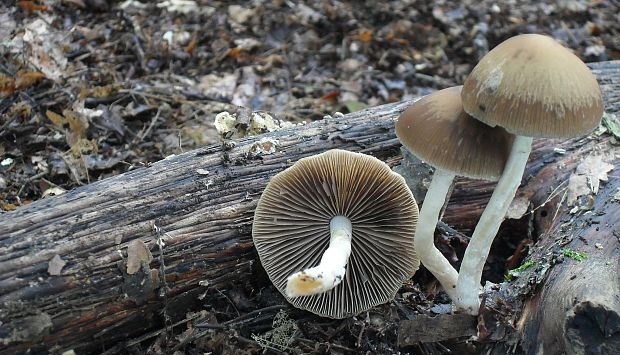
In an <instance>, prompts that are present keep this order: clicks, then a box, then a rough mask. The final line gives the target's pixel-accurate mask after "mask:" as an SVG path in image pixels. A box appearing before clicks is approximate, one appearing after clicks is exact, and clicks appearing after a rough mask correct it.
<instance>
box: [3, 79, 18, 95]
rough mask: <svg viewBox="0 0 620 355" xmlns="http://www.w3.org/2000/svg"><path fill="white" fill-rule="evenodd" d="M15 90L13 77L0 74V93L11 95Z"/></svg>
mask: <svg viewBox="0 0 620 355" xmlns="http://www.w3.org/2000/svg"><path fill="white" fill-rule="evenodd" d="M14 92H15V79H13V78H11V77H9V76H4V75H0V94H1V95H11V94H12V93H14Z"/></svg>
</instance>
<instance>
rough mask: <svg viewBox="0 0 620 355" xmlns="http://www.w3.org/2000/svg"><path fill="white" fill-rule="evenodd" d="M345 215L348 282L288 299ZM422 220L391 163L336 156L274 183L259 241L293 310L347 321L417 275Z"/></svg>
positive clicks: (302, 163)
mask: <svg viewBox="0 0 620 355" xmlns="http://www.w3.org/2000/svg"><path fill="white" fill-rule="evenodd" d="M338 215H341V216H345V217H347V218H348V219H349V220H350V221H351V224H352V227H353V228H352V231H353V234H352V240H351V256H350V258H349V261H348V264H347V269H346V275H345V277H344V280H343V281H342V282H341V283H340V284H339V285H338V286H336V287H335V288H333V289H331V290H329V291H327V292H324V293H321V294H316V295H312V296H302V297H294V298H289V297H287V295H286V292H285V289H286V282H287V277H288V276H290V275H291V274H293V273H295V272H298V271H301V270H304V269H307V268H309V267H313V266H316V265H318V264H319V262H320V260H321V256H322V254H323V252H324V251H325V250H326V249H327V248H328V246H329V242H330V226H329V224H330V221H331V219H332V218H333V217H335V216H338ZM417 219H418V206H417V204H416V202H415V200H414V199H413V196H412V194H411V191H409V188H408V187H407V185H406V184H405V181H404V179H403V178H402V177H401V176H400V175H398V174H396V173H394V172H392V171H391V170H390V168H389V167H388V166H387V165H386V164H385V163H383V162H381V161H380V160H378V159H376V158H374V157H372V156H369V155H365V154H360V153H352V152H348V151H343V150H330V151H327V152H325V153H323V154H319V155H315V156H312V157H308V158H303V159H301V160H299V161H298V162H297V163H295V164H294V165H293V166H292V167H290V168H288V169H287V170H285V171H283V172H281V173H279V174H277V175H276V176H274V177H273V178H272V179H271V181H270V182H269V184H268V185H267V187H266V188H265V191H264V192H263V194H262V196H261V198H260V200H259V202H258V206H257V207H256V212H255V214H254V224H253V227H252V237H253V239H254V245H255V246H256V250H257V251H258V256H259V257H260V260H261V263H262V265H263V267H264V268H265V270H266V271H267V275H269V278H270V279H271V281H272V282H273V284H274V285H275V287H276V288H277V289H278V291H280V292H281V293H282V294H283V295H284V297H287V299H288V301H289V302H290V303H292V304H293V305H294V306H296V307H298V308H302V309H306V310H308V311H310V312H313V313H316V314H318V315H321V316H325V317H331V318H345V317H350V316H353V315H356V314H358V313H360V312H362V311H365V310H367V309H369V308H371V307H373V306H375V305H378V304H381V303H385V302H387V301H389V300H391V299H392V298H393V297H394V295H395V294H396V291H397V290H398V289H399V288H400V286H401V285H402V281H403V280H405V279H407V278H409V277H411V276H412V275H413V274H414V273H415V271H416V270H417V269H418V267H419V264H420V263H419V260H418V258H417V256H416V254H415V251H414V249H413V236H414V233H415V225H416V223H417Z"/></svg>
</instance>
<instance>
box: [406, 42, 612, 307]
mask: <svg viewBox="0 0 620 355" xmlns="http://www.w3.org/2000/svg"><path fill="white" fill-rule="evenodd" d="M447 90H449V91H450V92H452V93H454V92H456V91H457V90H459V89H457V88H452V89H447ZM445 91H446V90H443V91H439V92H437V93H435V94H432V95H430V96H428V97H427V98H424V99H422V100H419V101H418V102H416V103H415V104H413V106H412V107H411V108H409V109H408V110H407V111H405V112H404V113H403V115H401V117H400V118H399V121H398V123H397V125H396V132H397V135H398V136H399V138H400V139H401V142H402V143H403V145H405V146H406V147H407V148H409V149H410V150H411V151H412V152H413V153H414V154H417V155H418V156H419V157H420V158H421V159H423V160H427V161H428V162H429V163H431V164H432V165H435V166H436V167H437V168H438V170H437V172H436V176H435V177H434V178H433V182H432V183H431V186H430V187H429V191H428V192H427V195H426V197H425V199H424V203H423V205H422V210H421V212H420V219H419V222H418V227H417V231H418V232H417V234H416V237H415V240H416V241H415V246H416V250H417V252H418V254H419V255H420V258H421V261H422V264H424V265H425V266H426V267H427V268H428V269H429V270H430V271H431V272H432V273H433V274H434V275H435V276H436V277H437V279H438V280H439V281H440V282H441V284H442V285H443V286H444V288H445V289H446V291H447V293H448V294H449V295H450V296H451V298H452V300H453V301H454V302H455V304H456V306H457V308H459V309H461V310H464V311H465V312H466V313H469V314H474V315H475V314H478V311H479V289H480V280H481V277H482V270H483V267H484V264H485V262H486V259H487V256H488V254H489V250H490V248H491V244H492V242H493V239H494V238H495V235H496V234H497V232H498V230H499V227H500V225H501V223H502V221H503V219H504V217H505V215H506V212H507V210H508V207H509V206H510V203H511V202H512V199H513V198H514V196H515V193H516V191H517V188H518V187H519V185H520V183H521V178H522V175H523V171H524V169H525V164H526V162H527V159H528V156H529V153H530V150H531V144H532V137H549V138H570V137H575V136H579V135H583V134H587V133H589V132H590V131H592V130H593V129H594V128H595V127H597V126H598V125H599V123H600V120H601V117H602V115H603V101H602V96H601V91H600V88H599V86H598V83H597V81H596V79H595V78H594V76H593V75H592V73H591V72H590V70H589V69H588V67H587V66H586V65H585V64H584V63H583V62H582V61H581V60H580V59H579V58H578V57H577V56H575V55H574V54H573V53H572V52H571V51H570V50H568V49H566V48H565V47H563V46H562V45H560V44H559V43H557V42H556V41H555V40H553V39H552V38H550V37H547V36H543V35H537V34H526V35H519V36H516V37H513V38H510V39H508V40H507V41H505V42H503V43H501V44H499V45H498V46H497V47H495V48H494V49H493V50H491V51H490V52H489V53H488V54H487V55H486V56H484V57H483V58H482V59H481V61H480V63H478V65H476V67H475V68H474V69H473V71H472V73H471V74H470V75H469V77H468V78H467V79H466V80H465V83H464V85H463V87H462V89H460V98H461V100H462V103H461V102H458V103H457V99H456V98H454V96H455V95H454V94H452V95H448V94H446V93H445ZM445 96H449V98H447V97H445ZM433 102H434V103H433ZM429 112H430V113H429ZM451 115H452V116H451ZM446 117H453V118H452V120H453V122H458V121H460V122H461V124H463V125H465V124H467V127H470V126H471V127H473V126H474V125H473V124H472V123H471V122H470V121H471V120H477V121H476V122H479V123H480V126H479V127H480V128H481V130H480V131H476V132H477V133H476V134H471V133H466V132H465V130H464V129H463V130H462V132H459V130H458V129H455V130H454V131H451V130H448V133H447V134H446V133H445V132H446V131H445V128H439V127H440V126H441V125H445V122H446ZM456 117H458V118H456ZM429 121H434V123H432V124H431V123H429ZM428 127H432V128H431V129H430V131H429V128H428ZM506 131H507V132H509V133H510V134H512V136H510V137H509V136H506V134H507V133H506ZM433 132H436V133H434V134H433ZM471 132H473V130H472V131H471ZM438 135H442V137H443V136H444V135H445V137H446V138H445V139H443V140H441V139H440V141H432V140H429V138H428V137H429V136H431V137H433V136H438ZM472 138H473V141H472V140H471V139H472ZM507 144H508V146H507ZM425 145H432V146H433V147H431V148H429V147H427V146H425ZM470 145H472V146H473V147H474V148H476V147H477V148H482V147H485V150H484V151H482V149H480V151H478V152H477V153H474V152H475V150H470V149H472V148H470ZM428 151H431V152H435V153H432V154H429V153H428ZM437 152H438V153H437ZM489 152H492V153H494V154H495V155H494V154H490V153H489ZM474 154H479V155H476V157H475V158H474V157H473V155H474ZM493 156H495V159H497V160H493V158H492V157H493ZM448 157H449V158H448ZM451 159H455V161H454V162H453V161H452V160H451ZM476 159H484V160H485V161H486V163H482V164H484V165H485V168H487V169H489V170H488V171H492V172H493V174H490V175H489V176H483V174H479V175H478V176H475V174H471V172H468V171H467V170H458V169H455V168H454V166H457V167H459V168H460V169H463V167H464V166H467V164H475V163H472V161H475V160H476ZM492 161H493V163H491V162H492ZM497 164H499V170H497ZM493 166H494V167H495V169H493V168H492V167H493ZM445 170H447V171H448V173H447V174H446V173H445ZM454 174H458V175H463V176H469V177H483V178H487V179H490V180H497V177H498V176H499V181H498V184H497V186H496V188H495V190H494V192H493V195H492V197H491V199H490V201H489V203H488V205H487V207H486V208H485V210H484V212H483V214H482V216H481V217H480V220H479V222H478V224H477V226H476V228H475V230H474V233H473V235H472V238H471V240H470V242H469V245H468V247H467V249H466V251H465V255H464V257H463V260H462V263H461V268H460V270H459V272H458V274H456V271H454V269H452V267H451V265H450V264H449V263H448V262H447V260H446V259H445V258H444V257H443V256H442V255H441V254H440V253H439V252H438V251H437V250H436V248H434V246H433V245H432V235H433V232H434V228H435V227H434V226H435V224H436V223H437V218H438V213H439V208H440V207H441V205H442V204H443V203H444V200H445V193H446V191H447V190H448V187H449V184H451V183H452V179H453V177H454ZM435 180H439V181H438V182H437V184H436V183H435ZM435 185H440V186H441V188H436V186H435ZM437 191H439V192H438V193H437ZM427 204H428V205H430V206H431V207H427ZM427 211H428V212H427ZM455 275H458V277H457V280H456V289H454V284H455V280H454V278H455Z"/></svg>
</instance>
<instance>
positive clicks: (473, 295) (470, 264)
mask: <svg viewBox="0 0 620 355" xmlns="http://www.w3.org/2000/svg"><path fill="white" fill-rule="evenodd" d="M531 150H532V138H531V137H525V136H516V137H515V140H514V142H513V143H512V149H511V151H510V156H509V157H508V161H507V162H506V166H505V167H504V172H503V173H502V176H501V177H500V179H499V181H498V182H497V186H496V187H495V191H493V195H492V196H491V199H490V200H489V203H488V204H487V207H486V208H485V209H484V212H483V213H482V216H480V220H479V221H478V224H477V225H476V229H475V230H474V233H473V234H472V237H471V240H470V241H469V245H467V249H466V250H465V255H464V256H463V262H462V263H461V269H460V270H459V278H458V282H457V286H456V293H457V296H456V300H455V302H456V306H457V308H460V309H462V310H464V311H465V312H467V313H468V314H471V315H477V314H478V311H479V308H480V300H479V291H480V280H481V278H482V269H483V268H484V263H485V262H486V260H487V256H488V255H489V251H490V250H491V244H492V243H493V239H494V238H495V235H496V234H497V231H498V230H499V227H500V225H501V224H502V222H503V221H504V217H505V216H506V212H507V211H508V207H510V203H511V202H512V200H513V198H514V197H515V193H516V192H517V189H518V188H519V185H520V184H521V177H522V176H523V171H524V170H525V164H526V163H527V159H528V157H529V155H530V151H531Z"/></svg>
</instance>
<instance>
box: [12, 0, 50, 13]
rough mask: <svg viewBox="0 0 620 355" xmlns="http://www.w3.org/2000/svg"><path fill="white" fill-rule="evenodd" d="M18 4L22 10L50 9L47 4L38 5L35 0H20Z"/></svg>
mask: <svg viewBox="0 0 620 355" xmlns="http://www.w3.org/2000/svg"><path fill="white" fill-rule="evenodd" d="M17 6H19V7H20V8H21V9H22V10H24V11H29V12H34V11H47V10H49V8H48V7H47V6H46V5H37V4H35V3H34V1H25V0H24V1H19V2H18V3H17Z"/></svg>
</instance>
